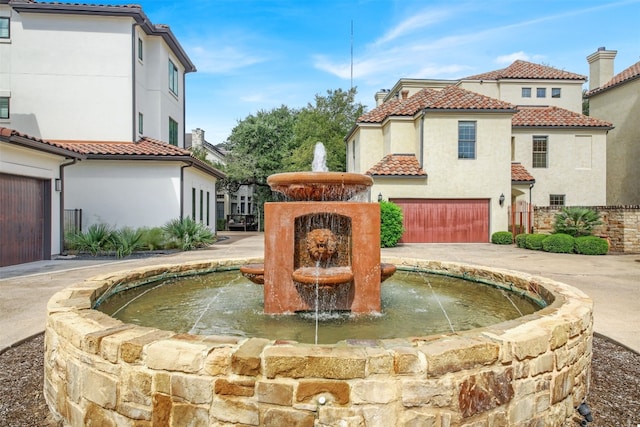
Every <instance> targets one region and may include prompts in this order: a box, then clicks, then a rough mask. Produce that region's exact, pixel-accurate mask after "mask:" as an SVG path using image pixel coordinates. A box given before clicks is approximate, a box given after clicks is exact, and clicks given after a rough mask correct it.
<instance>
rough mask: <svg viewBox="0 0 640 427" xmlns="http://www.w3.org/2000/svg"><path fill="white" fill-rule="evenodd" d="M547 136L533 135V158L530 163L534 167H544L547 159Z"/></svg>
mask: <svg viewBox="0 0 640 427" xmlns="http://www.w3.org/2000/svg"><path fill="white" fill-rule="evenodd" d="M547 154H548V149H547V137H546V136H534V137H533V160H532V162H531V165H532V166H533V167H534V168H546V167H547V160H548V156H547Z"/></svg>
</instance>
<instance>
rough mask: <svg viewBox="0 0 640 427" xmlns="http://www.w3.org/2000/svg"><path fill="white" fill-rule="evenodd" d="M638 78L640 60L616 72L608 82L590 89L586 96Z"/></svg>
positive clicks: (639, 76) (639, 74)
mask: <svg viewBox="0 0 640 427" xmlns="http://www.w3.org/2000/svg"><path fill="white" fill-rule="evenodd" d="M638 78H640V62H636V63H635V64H633V65H632V66H631V67H629V68H627V69H626V70H624V71H622V72H620V73H618V74H616V75H615V76H613V78H612V79H611V80H609V81H608V82H606V83H605V84H604V85H602V86H601V87H598V88H595V89H592V90H590V91H589V92H587V93H586V94H585V96H586V97H589V96H592V95H595V94H596V93H600V92H604V91H605V90H608V89H611V88H614V87H616V86H619V85H621V84H623V83H626V82H628V81H631V80H635V79H638Z"/></svg>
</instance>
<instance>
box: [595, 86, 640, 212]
mask: <svg viewBox="0 0 640 427" xmlns="http://www.w3.org/2000/svg"><path fill="white" fill-rule="evenodd" d="M589 114H590V116H592V117H596V118H598V119H602V120H606V121H609V122H611V123H613V126H614V129H612V130H611V131H609V135H608V137H607V201H606V202H607V204H608V205H634V204H640V165H639V163H640V120H638V118H639V117H640V79H636V80H634V81H631V82H629V83H626V84H624V85H622V86H619V87H617V88H614V89H610V90H608V91H606V92H603V93H601V94H598V95H596V96H594V97H592V98H590V99H589Z"/></svg>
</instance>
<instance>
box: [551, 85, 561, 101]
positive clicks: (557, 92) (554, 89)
mask: <svg viewBox="0 0 640 427" xmlns="http://www.w3.org/2000/svg"><path fill="white" fill-rule="evenodd" d="M560 92H561V90H560V88H559V87H552V88H551V97H552V98H560Z"/></svg>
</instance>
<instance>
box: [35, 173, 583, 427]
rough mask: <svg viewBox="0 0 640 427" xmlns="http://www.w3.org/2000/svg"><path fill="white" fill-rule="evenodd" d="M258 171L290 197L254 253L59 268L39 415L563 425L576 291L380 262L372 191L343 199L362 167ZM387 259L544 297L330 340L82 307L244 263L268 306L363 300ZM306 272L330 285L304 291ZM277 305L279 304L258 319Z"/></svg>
mask: <svg viewBox="0 0 640 427" xmlns="http://www.w3.org/2000/svg"><path fill="white" fill-rule="evenodd" d="M354 180H355V181H354ZM270 184H271V185H272V187H273V188H274V190H276V191H280V192H282V193H283V194H285V196H287V197H289V198H291V199H293V200H292V201H289V202H282V203H280V202H276V203H271V204H268V205H267V207H266V211H265V216H266V217H267V218H266V228H267V230H270V231H269V232H268V233H267V237H265V249H266V253H265V258H264V260H257V259H210V260H201V261H191V262H185V263H180V264H177V263H176V264H166V265H155V266H152V265H147V266H144V267H140V268H138V269H135V270H132V271H131V270H129V271H121V272H116V273H112V274H105V275H102V276H99V277H93V278H90V279H87V280H84V281H81V282H78V283H73V284H70V285H69V287H68V288H66V289H64V290H62V291H60V292H58V293H56V294H55V295H54V296H53V297H52V298H51V299H50V301H49V303H48V306H47V322H46V335H45V358H44V365H45V366H44V379H45V381H44V396H45V399H46V401H47V404H48V405H49V408H50V409H51V412H52V414H53V417H54V418H56V419H58V420H60V423H61V424H62V425H71V426H80V425H104V426H131V427H133V426H155V425H158V426H160V425H161V426H183V425H199V426H209V425H215V426H232V425H234V426H235V425H245V426H284V425H286V426H298V427H313V426H317V427H329V426H358V427H361V426H364V427H386V426H404V427H409V426H434V427H436V426H437V427H444V426H447V427H451V426H461V427H463V426H464V427H468V426H481V425H482V426H498V425H500V426H513V427H516V426H534V425H536V426H538V425H540V426H542V425H545V426H546V425H552V426H563V427H569V426H574V425H576V422H575V419H576V415H577V411H576V408H577V407H578V406H579V405H580V404H581V403H582V402H583V401H584V399H585V397H586V395H587V392H588V389H589V383H590V363H591V343H592V336H593V315H592V311H593V303H592V301H591V300H590V299H589V297H588V296H586V295H585V294H584V293H582V292H581V291H579V290H577V289H575V288H572V287H571V286H568V285H566V284H563V283H559V282H556V281H553V280H550V279H546V278H543V277H539V276H532V275H529V274H525V273H521V272H515V271H510V270H503V269H495V268H487V267H480V266H473V265H467V264H461V263H453V262H445V261H438V260H422V259H408V258H393V259H385V261H386V262H388V265H389V267H387V266H386V263H381V262H380V261H381V260H380V255H379V252H380V251H379V249H378V248H379V240H378V239H379V237H378V233H379V229H378V227H379V210H378V209H379V208H378V206H377V205H376V204H371V203H364V202H356V201H353V200H352V199H353V196H354V195H355V194H356V193H360V192H362V191H366V189H367V188H368V186H369V185H370V181H369V180H368V178H366V177H364V178H363V177H362V176H359V175H358V176H354V175H352V174H341V173H337V174H333V173H328V172H324V171H319V172H310V173H305V174H302V175H297V174H294V175H290V174H279V175H275V176H274V177H271V179H270ZM337 194H340V195H339V196H338V195H337ZM362 217H366V218H367V219H366V220H363V219H361V218H362ZM212 252H215V251H212ZM212 257H215V255H212ZM261 261H263V262H262V263H261ZM393 265H396V266H398V267H399V268H400V269H403V270H411V271H415V272H418V273H419V274H422V273H426V272H428V273H436V274H441V275H447V276H454V277H460V278H465V279H469V278H475V279H476V280H477V281H483V282H486V283H490V284H493V285H495V286H497V287H499V288H500V289H503V290H504V292H518V293H523V294H531V295H535V296H537V298H540V299H541V300H543V301H544V302H545V306H544V307H543V308H541V309H540V310H538V311H536V312H534V313H532V314H529V315H526V316H522V317H518V318H515V319H511V320H509V321H503V322H499V323H496V324H491V325H488V326H485V327H481V328H476V329H470V330H463V331H457V332H450V333H447V332H443V333H438V334H433V335H429V334H424V335H422V336H420V335H418V336H402V335H401V334H399V335H397V336H394V337H392V338H388V339H358V337H355V338H353V339H346V340H343V341H340V342H338V343H336V344H331V345H326V344H324V345H313V344H303V343H300V342H296V341H292V340H287V339H280V337H278V338H276V339H267V338H264V337H261V336H250V337H246V336H237V335H230V334H224V335H223V334H220V335H194V334H190V333H184V332H176V331H172V330H167V328H165V327H162V326H153V327H152V326H140V325H137V324H133V323H127V322H122V321H120V320H117V319H115V318H113V317H111V316H110V315H108V314H105V313H103V312H101V311H98V310H96V307H97V306H98V305H99V303H100V301H102V300H104V299H106V298H109V297H110V296H112V295H119V294H120V293H124V292H126V290H127V289H135V288H138V287H141V288H143V287H144V286H147V285H154V284H155V283H159V282H161V281H163V280H165V279H166V278H168V277H184V276H190V277H192V276H198V275H204V274H208V273H213V274H217V272H220V271H221V270H222V271H228V270H230V269H237V268H239V267H240V266H243V271H244V274H245V275H247V276H251V277H252V278H253V280H254V281H255V282H258V283H260V282H263V283H264V294H265V295H264V298H265V304H264V305H265V311H267V312H271V313H291V312H295V311H306V310H310V309H312V308H322V309H326V310H333V309H340V310H342V309H344V310H350V311H352V312H355V313H366V312H376V311H379V310H380V301H379V289H380V282H381V281H382V280H383V279H384V277H385V275H387V274H391V273H392V271H393V270H394V269H395V267H393ZM238 277H239V275H238ZM249 285H250V284H249ZM386 285H387V284H385V286H386ZM170 286H171V285H170ZM478 286H484V285H480V284H478ZM308 288H317V289H318V293H321V292H322V293H324V294H326V295H327V296H328V295H332V294H340V297H339V298H337V303H336V305H335V306H332V305H330V304H329V303H328V302H326V304H324V302H323V307H319V306H320V305H321V304H320V303H319V302H318V303H316V302H315V301H312V299H310V298H309V297H308V296H307V295H306V293H307V292H306V291H307V289H308ZM343 291H344V294H343V293H342V292H343ZM371 295H373V297H371ZM241 298H242V295H238V296H237V299H241ZM154 314H157V313H156V312H154ZM382 316H384V315H382ZM157 317H159V316H157ZM283 317H285V318H287V319H291V318H293V317H294V316H266V318H267V319H266V320H265V321H274V322H277V321H278V320H279V319H282V318H283ZM357 317H358V318H363V317H364V316H357ZM160 322H161V323H160V325H162V324H163V323H162V321H161V320H160Z"/></svg>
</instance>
